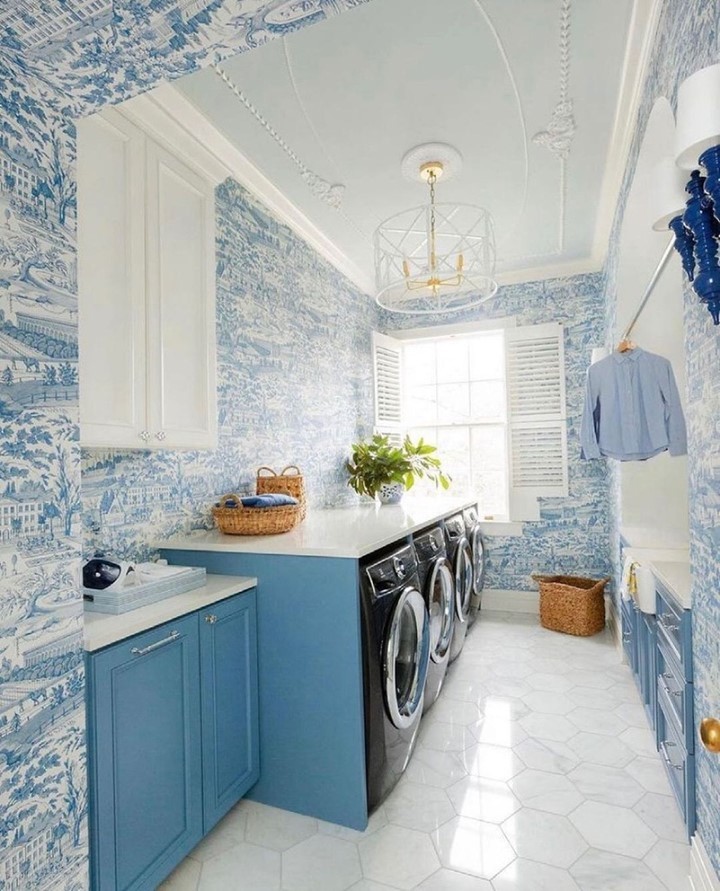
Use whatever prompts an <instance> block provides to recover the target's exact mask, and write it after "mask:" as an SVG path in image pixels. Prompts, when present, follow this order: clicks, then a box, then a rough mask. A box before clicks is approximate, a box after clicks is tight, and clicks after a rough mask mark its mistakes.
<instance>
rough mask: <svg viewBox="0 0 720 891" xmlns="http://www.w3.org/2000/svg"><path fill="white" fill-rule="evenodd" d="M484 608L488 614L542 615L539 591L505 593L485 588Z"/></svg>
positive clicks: (498, 589)
mask: <svg viewBox="0 0 720 891" xmlns="http://www.w3.org/2000/svg"><path fill="white" fill-rule="evenodd" d="M482 608H483V610H488V612H502V613H532V614H533V615H536V616H537V615H539V614H540V594H539V593H538V592H537V591H505V590H502V589H501V588H485V590H484V591H483V596H482Z"/></svg>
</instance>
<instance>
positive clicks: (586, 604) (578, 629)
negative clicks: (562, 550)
mask: <svg viewBox="0 0 720 891" xmlns="http://www.w3.org/2000/svg"><path fill="white" fill-rule="evenodd" d="M533 579H534V580H535V581H536V582H537V583H538V584H539V586H540V624H541V625H542V626H543V628H549V629H550V630H551V631H563V632H564V633H565V634H575V635H578V636H580V637H589V636H590V635H591V634H598V633H599V632H600V631H602V630H603V628H604V627H605V596H604V592H605V585H606V584H607V583H608V582H609V581H610V579H609V578H606V579H600V580H599V581H598V579H586V578H579V577H578V576H574V575H533Z"/></svg>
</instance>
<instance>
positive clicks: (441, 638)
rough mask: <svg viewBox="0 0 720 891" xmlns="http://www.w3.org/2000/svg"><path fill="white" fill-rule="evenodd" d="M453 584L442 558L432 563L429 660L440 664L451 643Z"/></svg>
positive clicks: (429, 587)
mask: <svg viewBox="0 0 720 891" xmlns="http://www.w3.org/2000/svg"><path fill="white" fill-rule="evenodd" d="M454 592H455V583H454V581H453V575H452V572H451V571H450V567H449V566H448V562H447V560H446V559H445V558H444V557H441V558H440V559H438V560H436V561H435V563H433V568H432V572H431V573H430V578H429V579H428V593H427V603H428V614H429V617H430V658H431V659H432V660H433V661H434V662H442V660H443V659H444V658H445V656H446V654H447V651H448V649H449V647H450V643H451V641H452V633H453V613H454V609H455V607H454V602H453V601H454Z"/></svg>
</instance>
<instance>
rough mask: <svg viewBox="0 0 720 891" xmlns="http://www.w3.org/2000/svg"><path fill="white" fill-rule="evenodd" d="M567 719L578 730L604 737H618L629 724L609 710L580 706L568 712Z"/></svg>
mask: <svg viewBox="0 0 720 891" xmlns="http://www.w3.org/2000/svg"><path fill="white" fill-rule="evenodd" d="M566 717H567V719H568V721H572V723H573V724H574V725H575V726H576V727H577V729H578V730H586V731H588V732H590V733H600V734H602V735H603V736H615V737H617V736H619V735H620V734H621V733H622V732H623V731H624V730H627V727H628V725H627V722H626V721H624V720H623V719H622V718H621V717H620V715H618V714H617V713H616V712H612V711H608V710H607V709H600V708H583V707H582V706H578V707H577V708H574V709H573V710H572V711H571V712H568V713H567V715H566Z"/></svg>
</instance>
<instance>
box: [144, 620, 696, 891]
mask: <svg viewBox="0 0 720 891" xmlns="http://www.w3.org/2000/svg"><path fill="white" fill-rule="evenodd" d="M689 857H690V848H689V846H688V844H687V842H686V839H685V833H684V827H683V825H682V822H681V820H680V817H679V814H678V811H677V809H676V805H675V801H674V799H673V798H672V794H671V791H670V786H669V784H668V781H667V778H666V776H665V772H664V769H663V766H662V764H661V762H660V757H659V755H658V754H657V752H656V751H655V747H654V744H653V738H652V735H651V733H650V730H649V729H648V727H647V723H646V720H645V714H644V712H643V709H642V707H641V705H640V701H639V697H638V693H637V690H636V688H635V685H634V682H633V680H632V676H631V674H630V670H629V668H628V667H627V666H626V665H623V664H621V662H620V660H619V657H618V655H617V652H616V650H615V648H614V646H613V644H612V641H611V639H610V637H609V635H608V634H602V635H598V636H596V637H593V638H588V639H586V638H574V637H568V636H564V635H560V634H556V633H553V632H550V631H546V630H545V629H543V628H541V627H540V626H539V624H538V622H537V620H536V619H535V618H532V617H529V616H525V615H517V614H514V615H513V614H505V613H491V612H486V613H483V614H482V615H481V619H480V621H479V622H477V623H476V624H475V626H474V628H473V629H472V631H471V632H470V634H469V635H468V638H467V641H466V644H465V648H464V650H463V652H462V654H461V656H460V659H459V660H458V661H457V662H456V663H455V664H454V665H453V666H451V669H450V671H449V673H448V677H447V681H446V684H445V688H444V690H443V693H442V695H441V698H440V699H439V700H438V702H437V703H436V704H435V705H434V707H433V708H432V709H431V710H430V711H429V712H428V713H427V714H426V715H425V717H424V719H423V725H422V727H421V729H420V734H419V742H418V746H417V748H416V750H415V753H414V755H413V758H412V761H411V763H410V765H409V767H408V769H407V771H406V774H405V776H404V777H403V779H402V780H401V782H400V783H399V784H398V786H397V787H396V788H395V789H394V790H393V792H392V793H391V795H390V796H389V797H388V799H387V800H386V801H385V803H384V804H383V805H382V806H381V807H380V808H379V810H378V811H377V812H376V813H375V814H373V816H372V818H371V819H370V823H369V826H368V828H367V830H366V831H365V832H362V833H361V832H355V831H353V830H349V829H345V828H342V827H340V826H335V825H332V824H330V823H323V822H322V821H319V820H315V819H312V818H310V817H303V816H300V815H297V814H292V813H289V812H286V811H281V810H277V809H275V808H270V807H266V806H264V805H259V804H255V803H253V802H248V801H243V802H241V803H240V804H239V805H238V806H237V807H236V808H234V809H233V810H232V811H231V812H230V813H229V814H228V815H227V817H225V819H224V820H223V821H222V822H221V823H220V824H219V825H218V826H217V827H216V828H215V829H214V830H213V832H212V833H211V834H210V835H209V836H208V837H207V838H206V839H205V840H204V841H203V842H201V843H200V844H199V845H198V846H197V848H195V850H194V851H193V852H192V854H191V855H190V856H189V857H188V858H187V859H186V860H185V861H184V862H183V863H182V864H181V865H180V866H179V867H178V869H177V870H175V872H174V873H173V874H172V876H170V878H169V879H168V880H167V881H166V882H165V883H164V884H163V885H162V886H161V888H162V889H163V891H234V889H238V891H281V889H282V891H346V889H349V891H411V889H415V891H689V889H690V884H689V881H688V879H687V875H688V873H689Z"/></svg>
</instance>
